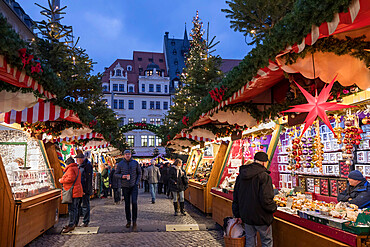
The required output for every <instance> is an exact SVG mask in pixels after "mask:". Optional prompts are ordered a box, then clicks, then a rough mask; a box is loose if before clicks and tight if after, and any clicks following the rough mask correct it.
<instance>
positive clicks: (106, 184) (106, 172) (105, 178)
mask: <svg viewBox="0 0 370 247" xmlns="http://www.w3.org/2000/svg"><path fill="white" fill-rule="evenodd" d="M101 177H102V182H103V186H104V187H105V188H109V170H108V167H106V168H104V169H103V171H102V172H101Z"/></svg>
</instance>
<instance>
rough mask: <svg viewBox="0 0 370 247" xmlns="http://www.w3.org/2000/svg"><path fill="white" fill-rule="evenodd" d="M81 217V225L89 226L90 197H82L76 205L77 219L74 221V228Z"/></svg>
mask: <svg viewBox="0 0 370 247" xmlns="http://www.w3.org/2000/svg"><path fill="white" fill-rule="evenodd" d="M81 216H83V217H84V218H83V223H85V224H89V222H90V195H83V196H82V198H81V200H80V202H79V203H78V217H77V221H76V226H78V222H79V220H80V217H81Z"/></svg>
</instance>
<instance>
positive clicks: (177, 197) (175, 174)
mask: <svg viewBox="0 0 370 247" xmlns="http://www.w3.org/2000/svg"><path fill="white" fill-rule="evenodd" d="M187 187H188V177H187V176H186V172H185V171H184V170H183V169H182V161H181V160H180V159H176V160H175V162H174V163H173V166H172V167H171V168H170V170H169V189H170V191H171V193H172V196H173V207H174V210H175V216H177V215H178V204H179V202H180V212H181V214H182V215H186V213H185V209H184V203H185V200H184V199H185V196H184V191H185V190H186V189H187Z"/></svg>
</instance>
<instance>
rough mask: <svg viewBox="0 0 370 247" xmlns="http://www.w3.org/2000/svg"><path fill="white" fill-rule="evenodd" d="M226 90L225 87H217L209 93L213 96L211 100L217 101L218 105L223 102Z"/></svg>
mask: <svg viewBox="0 0 370 247" xmlns="http://www.w3.org/2000/svg"><path fill="white" fill-rule="evenodd" d="M226 90H227V88H226V87H224V86H221V87H220V88H217V87H216V88H215V89H213V90H211V91H209V94H210V95H211V98H212V99H213V100H214V101H217V102H218V103H220V102H221V101H222V98H223V97H224V95H225V92H226Z"/></svg>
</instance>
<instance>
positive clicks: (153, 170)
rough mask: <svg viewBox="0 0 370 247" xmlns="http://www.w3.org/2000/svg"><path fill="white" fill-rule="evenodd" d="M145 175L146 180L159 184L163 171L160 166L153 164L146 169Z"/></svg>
mask: <svg viewBox="0 0 370 247" xmlns="http://www.w3.org/2000/svg"><path fill="white" fill-rule="evenodd" d="M143 177H144V180H148V183H150V184H157V183H158V182H159V180H160V179H161V173H160V171H159V168H158V167H156V166H154V165H151V166H149V167H148V168H146V169H145V170H144V175H143Z"/></svg>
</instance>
